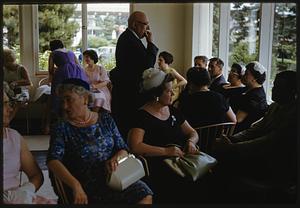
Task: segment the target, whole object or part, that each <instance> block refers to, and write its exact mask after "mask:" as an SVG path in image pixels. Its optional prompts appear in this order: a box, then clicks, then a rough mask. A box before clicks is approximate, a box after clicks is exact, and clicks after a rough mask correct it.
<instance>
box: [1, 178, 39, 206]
mask: <svg viewBox="0 0 300 208" xmlns="http://www.w3.org/2000/svg"><path fill="white" fill-rule="evenodd" d="M34 198H35V186H34V185H33V184H32V183H30V182H27V183H24V184H23V185H22V186H21V187H18V188H15V189H9V190H6V191H4V192H3V201H4V203H9V204H32V203H33V199H34Z"/></svg>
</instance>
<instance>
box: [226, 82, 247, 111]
mask: <svg viewBox="0 0 300 208" xmlns="http://www.w3.org/2000/svg"><path fill="white" fill-rule="evenodd" d="M246 90H247V88H246V87H230V88H224V87H222V90H221V91H220V93H221V94H222V95H224V97H225V99H226V100H227V101H228V103H229V105H230V107H231V108H232V111H233V112H234V113H236V112H237V110H238V109H237V108H238V105H239V102H240V98H241V96H242V94H243V93H245V92H246Z"/></svg>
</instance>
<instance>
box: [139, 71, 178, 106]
mask: <svg viewBox="0 0 300 208" xmlns="http://www.w3.org/2000/svg"><path fill="white" fill-rule="evenodd" d="M174 79H175V77H174V76H173V74H171V73H167V74H166V76H165V78H164V80H163V82H162V83H161V84H160V85H159V86H157V87H154V88H151V89H150V90H147V91H144V92H143V95H144V99H145V101H146V102H148V101H152V100H155V99H156V97H159V96H161V95H162V93H163V91H164V90H165V88H166V83H168V82H172V81H173V80H174Z"/></svg>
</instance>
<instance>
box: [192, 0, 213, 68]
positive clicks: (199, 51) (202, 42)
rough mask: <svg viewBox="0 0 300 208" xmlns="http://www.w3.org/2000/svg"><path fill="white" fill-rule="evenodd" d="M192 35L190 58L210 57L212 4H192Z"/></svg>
mask: <svg viewBox="0 0 300 208" xmlns="http://www.w3.org/2000/svg"><path fill="white" fill-rule="evenodd" d="M193 14H194V15H193V34H192V57H191V59H192V60H191V62H192V65H194V57H195V56H198V55H205V56H207V57H211V55H212V42H213V41H212V37H213V36H212V34H213V31H212V30H213V27H211V25H213V4H212V3H195V4H193Z"/></svg>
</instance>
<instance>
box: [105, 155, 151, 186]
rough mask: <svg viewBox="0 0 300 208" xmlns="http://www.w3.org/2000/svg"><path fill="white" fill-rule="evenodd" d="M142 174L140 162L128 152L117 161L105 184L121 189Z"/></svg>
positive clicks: (142, 169) (139, 177)
mask: <svg viewBox="0 0 300 208" xmlns="http://www.w3.org/2000/svg"><path fill="white" fill-rule="evenodd" d="M144 176H145V170H144V167H143V164H142V162H141V161H140V160H139V159H137V158H136V157H135V156H134V155H132V154H129V155H128V156H127V157H125V158H122V159H121V160H119V161H118V166H117V169H116V171H114V172H112V174H111V175H109V176H108V178H107V185H108V186H109V187H110V188H112V189H114V190H117V191H123V190H124V189H126V188H127V187H128V186H130V185H131V184H133V183H134V182H136V181H138V180H139V179H141V178H142V177H144Z"/></svg>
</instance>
